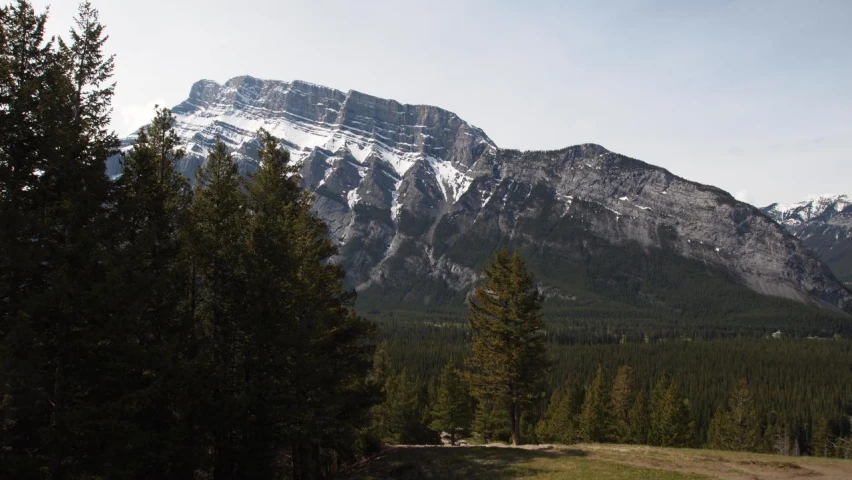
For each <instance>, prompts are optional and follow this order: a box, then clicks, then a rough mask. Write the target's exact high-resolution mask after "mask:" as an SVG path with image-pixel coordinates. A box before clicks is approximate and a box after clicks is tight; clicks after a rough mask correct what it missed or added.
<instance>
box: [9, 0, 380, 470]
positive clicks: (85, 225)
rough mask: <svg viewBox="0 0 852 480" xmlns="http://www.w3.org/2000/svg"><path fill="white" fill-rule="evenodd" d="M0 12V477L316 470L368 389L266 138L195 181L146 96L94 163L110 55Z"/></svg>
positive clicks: (296, 194)
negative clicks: (149, 112)
mask: <svg viewBox="0 0 852 480" xmlns="http://www.w3.org/2000/svg"><path fill="white" fill-rule="evenodd" d="M45 22H46V16H45V15H43V14H37V13H36V12H35V11H34V10H33V8H32V7H31V6H30V5H29V3H28V2H26V1H24V0H20V1H18V2H17V3H15V4H13V5H11V6H6V7H3V8H2V9H0V222H2V226H0V366H2V367H0V477H2V478H16V479H29V478H32V479H37V478H50V479H66V478H67V479H76V478H79V479H82V478H86V479H95V478H140V479H141V478H145V479H149V478H154V479H171V478H175V479H181V478H182V479H191V478H215V479H236V478H296V479H314V478H321V477H323V476H324V475H325V474H326V473H327V472H328V471H329V470H331V469H333V468H335V466H336V465H340V464H342V463H345V462H349V461H352V460H354V459H355V458H356V455H358V451H357V448H358V446H359V445H362V444H363V443H364V442H363V441H361V440H360V439H361V438H362V437H363V436H364V435H365V433H364V432H365V428H366V427H367V425H368V421H369V408H370V406H372V405H373V404H374V403H375V402H376V400H377V398H378V394H379V388H378V386H377V385H376V384H375V382H373V381H370V379H368V377H367V375H368V373H369V369H370V361H371V356H372V347H371V346H370V338H371V336H372V335H373V334H374V332H375V327H374V326H373V325H372V324H370V323H368V322H366V321H364V320H363V319H361V318H359V317H357V316H356V315H355V313H354V310H353V309H352V304H353V300H354V299H353V295H352V294H351V293H348V292H346V291H345V290H344V289H343V283H342V280H343V272H342V271H341V270H340V269H339V268H338V267H336V266H334V265H332V264H330V263H328V261H327V260H328V259H329V258H330V257H332V256H333V255H335V254H336V248H335V246H334V245H333V244H332V243H331V242H330V241H329V240H328V239H327V238H326V231H327V228H326V226H325V225H324V224H323V223H322V222H321V221H320V220H319V219H318V218H317V217H315V216H314V215H313V214H312V213H311V210H310V203H311V202H310V197H309V196H308V195H307V194H306V193H305V192H304V191H303V190H302V189H301V188H300V187H299V183H298V182H299V179H298V177H297V176H296V175H295V173H296V171H297V167H296V166H295V165H293V164H292V163H291V162H290V160H289V156H288V154H287V152H286V151H285V150H283V149H282V148H281V147H280V145H279V143H278V141H277V140H276V139H275V138H273V137H272V136H271V135H269V134H267V133H263V132H261V134H260V135H259V136H260V139H259V140H260V143H261V145H262V148H261V149H260V151H259V158H260V163H259V167H258V170H257V172H256V173H254V174H253V175H252V176H251V178H250V179H249V180H250V181H247V179H245V178H243V177H241V175H239V174H238V171H237V164H236V162H235V161H234V159H233V157H232V156H231V154H230V153H229V152H228V148H227V147H226V145H225V144H224V143H222V142H221V141H218V142H217V143H216V145H215V146H214V147H213V149H212V150H211V152H210V155H209V158H208V161H207V162H206V164H205V166H204V168H202V169H200V170H199V171H198V174H197V176H196V178H195V182H194V186H193V185H191V184H190V183H189V182H188V181H187V180H186V179H185V178H184V177H183V176H182V175H180V174H179V173H178V172H177V171H176V170H175V163H176V162H178V161H180V160H181V158H182V156H183V152H182V151H181V150H180V149H179V148H178V137H177V135H176V133H175V131H174V118H173V117H172V116H171V114H170V112H169V111H168V110H158V111H157V114H156V118H154V119H153V121H152V122H151V124H150V125H149V126H148V127H146V128H143V129H142V130H140V131H139V132H138V136H137V138H136V139H135V141H134V143H133V145H132V146H131V148H130V149H129V150H128V151H126V152H125V153H124V154H122V155H123V158H122V167H123V173H122V175H121V176H120V178H117V179H114V180H110V179H108V178H107V177H106V175H105V163H106V160H107V159H108V158H109V157H111V156H112V155H115V154H117V153H118V152H117V148H118V145H119V144H118V141H117V138H116V137H115V135H114V134H113V133H111V132H110V131H108V124H109V112H110V100H111V97H112V94H113V84H111V83H109V82H110V77H111V74H112V70H113V58H111V57H105V56H104V55H103V54H102V51H103V45H104V42H105V41H106V35H105V33H104V28H103V26H102V25H101V24H100V22H99V20H98V14H97V11H95V10H94V9H92V7H91V6H90V5H89V4H88V3H84V4H83V5H81V7H80V10H79V15H78V17H77V18H76V22H75V27H74V28H73V29H72V31H71V34H70V41H69V42H68V43H66V42H64V41H62V40H52V39H51V40H46V39H45V37H44V32H45Z"/></svg>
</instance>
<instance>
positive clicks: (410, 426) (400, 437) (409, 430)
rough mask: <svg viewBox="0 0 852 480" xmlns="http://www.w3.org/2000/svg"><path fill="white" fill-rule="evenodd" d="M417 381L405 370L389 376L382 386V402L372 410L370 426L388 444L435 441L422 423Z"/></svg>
mask: <svg viewBox="0 0 852 480" xmlns="http://www.w3.org/2000/svg"><path fill="white" fill-rule="evenodd" d="M418 384H419V382H418V381H417V380H416V379H414V378H412V377H411V376H410V375H409V374H408V372H407V371H406V370H403V371H401V372H399V373H391V374H390V375H389V376H388V378H387V380H386V381H385V385H384V389H383V393H384V401H383V402H382V403H380V404H378V405H376V406H374V407H373V409H372V412H371V416H372V421H373V428H374V430H375V431H376V432H377V433H378V434H379V435H380V437H381V439H382V441H383V442H385V443H388V444H391V445H399V444H435V443H437V436H436V435H435V434H434V432H431V431H429V430H428V429H427V428H426V426H425V425H424V424H423V422H422V413H423V408H424V402H423V400H422V399H421V397H420V395H419V392H418V390H419V389H418Z"/></svg>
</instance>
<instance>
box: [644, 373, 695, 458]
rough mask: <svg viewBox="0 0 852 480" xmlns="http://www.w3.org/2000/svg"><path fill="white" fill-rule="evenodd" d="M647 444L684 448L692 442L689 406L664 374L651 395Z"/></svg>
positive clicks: (672, 382) (677, 388) (676, 387)
mask: <svg viewBox="0 0 852 480" xmlns="http://www.w3.org/2000/svg"><path fill="white" fill-rule="evenodd" d="M650 417H651V421H650V425H649V429H648V443H650V444H651V445H659V446H662V447H686V446H689V444H690V443H691V440H692V430H693V426H694V424H693V423H692V421H691V420H690V412H689V404H688V403H687V400H686V399H685V398H684V397H683V395H682V394H681V392H680V387H679V386H678V384H677V383H676V382H674V381H673V380H672V379H671V377H670V376H669V375H668V374H666V375H664V376H663V377H662V378H660V380H659V381H658V382H657V385H656V386H655V387H654V391H653V393H652V395H651V406H650Z"/></svg>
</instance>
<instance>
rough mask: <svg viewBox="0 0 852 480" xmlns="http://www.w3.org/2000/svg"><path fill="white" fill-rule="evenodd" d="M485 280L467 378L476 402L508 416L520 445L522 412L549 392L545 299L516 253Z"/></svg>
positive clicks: (474, 309) (497, 261)
mask: <svg viewBox="0 0 852 480" xmlns="http://www.w3.org/2000/svg"><path fill="white" fill-rule="evenodd" d="M485 276H486V279H485V282H484V284H483V285H481V286H480V287H478V288H477V289H476V290H475V292H474V296H473V299H472V300H471V301H470V302H469V310H470V314H469V322H470V326H471V329H472V330H473V348H472V354H471V356H470V357H468V358H467V362H466V363H467V366H468V368H469V372H468V373H467V379H468V381H469V382H470V385H471V388H472V390H473V393H474V395H475V396H476V397H478V398H479V399H480V400H482V401H493V402H494V404H495V406H501V407H503V408H505V409H506V410H507V411H508V413H509V423H510V425H511V429H512V444H513V445H518V444H519V443H520V441H521V439H520V422H521V411H522V409H523V408H525V407H527V406H529V405H530V404H531V403H532V402H533V401H536V400H538V399H540V398H541V397H542V395H543V394H544V391H545V374H546V372H547V368H548V361H547V359H546V356H545V355H546V354H545V348H544V340H545V338H544V335H543V334H542V333H543V330H544V322H543V321H542V318H541V295H540V294H539V292H538V290H537V289H536V286H535V281H534V279H533V276H532V274H530V273H528V272H527V269H526V266H525V265H524V263H523V261H522V260H521V257H520V256H519V255H518V254H517V253H515V254H513V255H510V254H509V252H508V251H507V250H505V249H504V250H500V251H498V252H497V253H496V254H495V256H494V258H493V259H492V260H491V262H490V263H489V264H488V265H487V266H486V267H485Z"/></svg>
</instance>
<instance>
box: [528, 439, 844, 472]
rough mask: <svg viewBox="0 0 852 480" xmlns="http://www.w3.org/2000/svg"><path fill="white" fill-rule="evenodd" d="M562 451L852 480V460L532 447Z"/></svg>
mask: <svg viewBox="0 0 852 480" xmlns="http://www.w3.org/2000/svg"><path fill="white" fill-rule="evenodd" d="M536 447H537V448H550V449H553V451H559V450H560V449H562V448H565V449H567V451H576V450H581V451H583V452H586V454H587V455H588V458H590V459H596V460H604V461H609V462H615V463H621V464H626V465H633V466H637V467H647V468H657V469H661V470H670V471H675V472H681V473H695V474H699V475H706V476H709V477H715V478H720V479H725V480H764V479H766V480H770V479H772V480H775V479H780V480H788V479H805V478H807V479H820V480H850V479H852V461H850V460H835V459H822V458H811V457H782V456H777V455H763V454H755V453H740V452H720V451H715V450H693V449H673V448H658V447H648V446H639V445H605V444H604V445H596V444H583V445H572V446H570V447H559V446H543V445H542V446H531V447H530V448H536Z"/></svg>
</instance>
